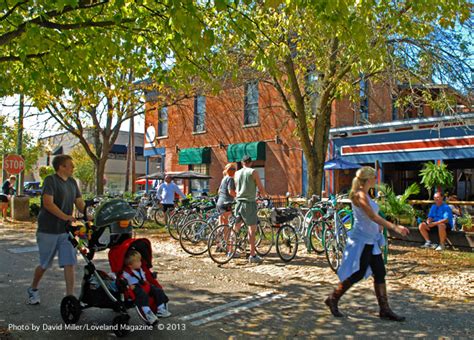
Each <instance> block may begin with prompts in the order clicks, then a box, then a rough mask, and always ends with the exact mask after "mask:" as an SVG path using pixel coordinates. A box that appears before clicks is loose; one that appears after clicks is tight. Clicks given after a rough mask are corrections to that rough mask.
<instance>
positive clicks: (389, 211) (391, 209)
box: [377, 183, 420, 225]
mask: <svg viewBox="0 0 474 340" xmlns="http://www.w3.org/2000/svg"><path fill="white" fill-rule="evenodd" d="M377 190H378V191H379V195H380V197H381V199H380V203H379V206H380V210H381V211H382V212H383V213H384V214H385V216H386V217H387V218H388V219H389V220H391V221H393V222H395V223H397V224H407V225H412V224H413V222H414V219H415V210H414V209H413V207H412V206H411V205H410V204H409V203H408V197H410V196H411V195H416V194H419V193H420V186H419V185H418V184H417V183H413V184H412V185H410V186H409V187H408V188H407V189H406V190H405V192H404V193H403V195H399V196H397V195H396V194H395V192H393V190H392V188H390V187H389V186H388V185H387V184H380V185H379V186H378V188H377Z"/></svg>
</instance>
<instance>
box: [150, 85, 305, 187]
mask: <svg viewBox="0 0 474 340" xmlns="http://www.w3.org/2000/svg"><path fill="white" fill-rule="evenodd" d="M153 110H154V111H155V114H157V109H156V108H154V109H153ZM243 118H244V90H243V87H241V88H234V89H228V90H226V91H222V92H221V93H219V94H218V95H216V96H212V95H208V96H206V122H205V124H206V132H204V133H193V124H194V99H193V98H190V99H186V100H183V101H181V102H179V103H178V104H176V105H173V106H171V107H169V108H168V138H160V139H158V141H157V145H156V146H157V147H165V148H166V164H165V169H166V170H167V171H183V170H187V169H188V166H187V165H179V164H178V153H177V152H176V146H179V148H180V149H184V148H194V147H204V146H209V147H211V150H212V156H211V164H210V168H209V173H210V175H211V176H212V177H213V179H211V180H210V183H209V185H210V188H209V189H210V192H215V191H216V190H217V189H218V187H219V184H220V181H221V179H222V170H223V168H224V166H225V164H226V163H227V151H226V149H222V148H220V147H219V143H221V142H222V143H223V144H224V145H226V146H227V145H229V144H237V143H247V142H255V141H267V146H266V161H265V178H266V189H267V191H268V192H269V193H270V194H285V193H286V192H287V191H290V192H292V193H294V194H298V193H301V190H302V184H301V172H302V169H301V164H302V156H301V149H300V148H299V143H298V142H297V141H296V139H295V138H294V137H293V130H294V128H295V125H294V123H293V122H292V121H291V120H290V118H289V117H288V116H287V114H286V112H285V110H284V109H283V107H282V105H281V104H280V101H279V96H278V94H277V93H276V91H275V89H274V88H273V87H271V86H268V85H265V84H263V83H259V125H258V126H253V127H244V126H243ZM276 135H278V136H279V137H280V139H281V140H282V143H283V144H276V143H275V142H274V140H275V136H276Z"/></svg>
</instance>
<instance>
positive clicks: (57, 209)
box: [27, 155, 85, 305]
mask: <svg viewBox="0 0 474 340" xmlns="http://www.w3.org/2000/svg"><path fill="white" fill-rule="evenodd" d="M53 167H54V170H55V171H56V173H55V174H54V175H50V176H48V177H46V178H45V179H44V182H43V193H42V195H41V210H40V212H39V215H38V230H37V232H36V241H37V243H38V249H39V260H40V261H39V262H40V263H39V265H38V266H37V267H36V269H35V272H34V276H33V282H32V284H31V287H29V288H28V301H27V303H28V304H31V305H35V304H39V303H40V296H39V291H38V285H39V282H40V280H41V278H42V277H43V275H44V273H45V272H46V270H47V269H48V268H50V267H51V265H52V262H53V259H54V257H55V255H56V253H58V262H59V266H60V267H61V268H64V279H65V281H66V295H74V281H75V277H74V272H75V266H76V263H77V258H76V249H75V248H74V247H73V246H72V244H71V242H70V241H69V236H68V233H67V232H66V226H67V223H68V222H75V221H76V219H75V218H74V216H73V215H72V213H73V209H74V205H75V206H76V208H77V209H79V211H81V212H83V211H84V208H85V203H84V200H83V199H82V197H81V192H80V190H79V187H78V185H77V183H76V180H75V179H74V178H72V174H73V172H74V163H73V161H72V158H71V156H68V155H59V156H56V157H55V158H54V159H53Z"/></svg>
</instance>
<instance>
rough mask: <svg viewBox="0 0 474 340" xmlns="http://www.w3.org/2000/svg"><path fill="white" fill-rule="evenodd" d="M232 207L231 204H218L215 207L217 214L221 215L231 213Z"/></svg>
mask: <svg viewBox="0 0 474 340" xmlns="http://www.w3.org/2000/svg"><path fill="white" fill-rule="evenodd" d="M232 205H233V203H225V204H218V205H217V206H216V208H217V212H218V213H219V214H223V213H225V212H228V211H232Z"/></svg>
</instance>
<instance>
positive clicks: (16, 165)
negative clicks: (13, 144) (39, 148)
mask: <svg viewBox="0 0 474 340" xmlns="http://www.w3.org/2000/svg"><path fill="white" fill-rule="evenodd" d="M24 169H25V160H24V159H23V157H21V156H19V155H6V156H5V157H4V158H3V170H5V171H6V172H8V173H9V174H11V175H18V174H19V173H20V172H22V171H23V170H24Z"/></svg>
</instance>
